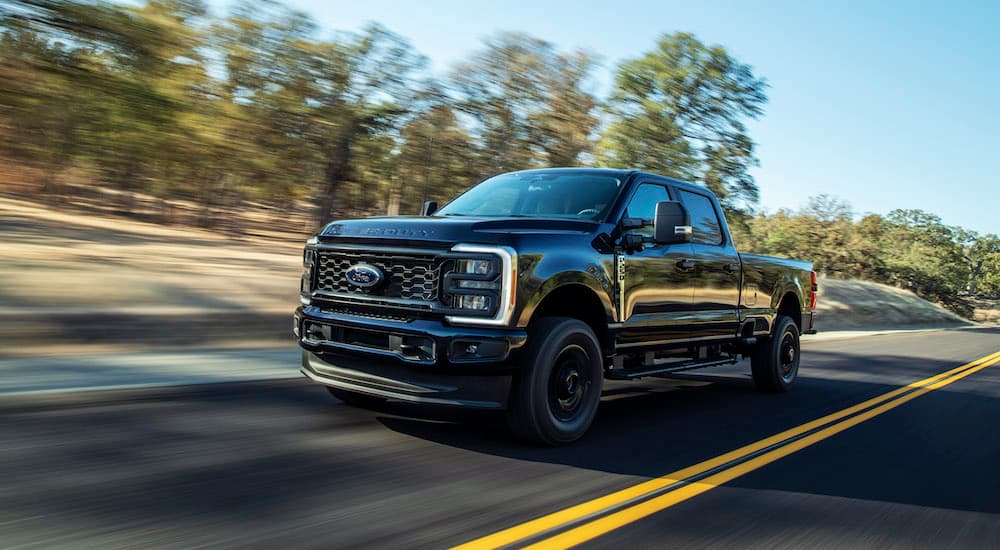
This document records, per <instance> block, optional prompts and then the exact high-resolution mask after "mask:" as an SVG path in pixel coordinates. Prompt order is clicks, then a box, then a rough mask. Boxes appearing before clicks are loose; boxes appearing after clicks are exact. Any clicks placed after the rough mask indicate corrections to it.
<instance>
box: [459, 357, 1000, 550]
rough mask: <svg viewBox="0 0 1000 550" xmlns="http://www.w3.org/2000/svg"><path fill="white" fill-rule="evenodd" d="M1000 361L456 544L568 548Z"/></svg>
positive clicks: (466, 547) (465, 548)
mask: <svg viewBox="0 0 1000 550" xmlns="http://www.w3.org/2000/svg"><path fill="white" fill-rule="evenodd" d="M998 362H1000V352H996V353H992V354H990V355H987V356H986V357H983V358H980V359H977V360H975V361H972V362H971V363H966V364H964V365H962V366H960V367H956V368H954V369H951V370H949V371H947V372H943V373H941V374H938V375H936V376H932V377H930V378H925V379H923V380H920V381H918V382H914V383H912V384H909V385H906V386H903V387H901V388H898V389H895V390H893V391H890V392H887V393H884V394H882V395H880V396H878V397H874V398H872V399H869V400H867V401H865V402H863V403H859V404H857V405H854V406H852V407H848V408H846V409H843V410H841V411H837V412H835V413H832V414H828V415H826V416H824V417H822V418H817V419H816V420H813V421H811V422H807V423H805V424H802V425H801V426H796V427H794V428H791V429H788V430H785V431H783V432H781V433H778V434H775V435H773V436H771V437H768V438H765V439H761V440H760V441H757V442H755V443H751V444H749V445H746V446H744V447H740V448H739V449H736V450H734V451H730V452H728V453H725V454H723V455H719V456H717V457H715V458H711V459H709V460H706V461H704V462H700V463H698V464H695V465H693V466H689V467H687V468H684V469H682V470H678V471H676V472H672V473H669V474H667V475H665V476H662V477H658V478H655V479H651V480H649V481H645V482H643V483H639V484H637V485H633V486H632V487H628V488H626V489H622V490H620V491H617V492H614V493H611V494H609V495H606V496H603V497H600V498H596V499H594V500H591V501H587V502H584V503H582V504H577V505H576V506H571V507H569V508H566V509H564V510H560V511H558V512H555V513H552V514H548V515H545V516H542V517H539V518H537V519H534V520H531V521H528V522H527V523H522V524H520V525H516V526H514V527H511V528H509V529H504V530H503V531H499V532H496V533H493V534H492V535H488V536H485V537H483V538H479V539H476V540H473V541H471V542H468V543H465V544H462V545H461V546H457V547H456V549H460V550H471V549H477V550H478V549H483V548H500V547H504V546H515V547H518V548H569V547H572V546H575V545H577V544H581V543H583V542H586V541H588V540H591V539H593V538H596V537H599V536H601V535H603V534H605V533H608V532H610V531H613V530H615V529H618V528H619V527H622V526H625V525H628V524H629V523H632V522H634V521H637V520H640V519H642V518H644V517H646V516H649V515H651V514H654V513H656V512H659V511H661V510H664V509H666V508H669V507H671V506H673V505H675V504H677V503H680V502H683V501H685V500H687V499H689V498H692V497H694V496H697V495H699V494H701V493H704V492H706V491H709V490H711V489H714V488H715V487H718V486H719V485H722V484H724V483H727V482H729V481H732V480H733V479H736V478H738V477H740V476H742V475H744V474H746V473H749V472H752V471H754V470H756V469H758V468H761V467H763V466H765V465H767V464H770V463H771V462H774V461H776V460H778V459H781V458H783V457H786V456H788V455H790V454H792V453H794V452H796V451H799V450H801V449H804V448H806V447H808V446H810V445H813V444H815V443H818V442H820V441H823V440H824V439H827V438H829V437H832V436H834V435H836V434H838V433H840V432H842V431H844V430H846V429H848V428H851V427H853V426H856V425H858V424H860V423H862V422H864V421H866V420H869V419H871V418H874V417H876V416H879V415H880V414H882V413H885V412H886V411H889V410H891V409H894V408H896V407H898V406H900V405H902V404H903V403H906V402H908V401H910V400H913V399H916V398H917V397H920V396H921V395H924V394H926V393H929V392H931V391H934V390H936V389H939V388H943V387H944V386H947V385H948V384H951V383H953V382H955V381H958V380H961V379H962V378H965V377H966V376H969V375H970V374H973V373H975V372H979V371H981V370H983V369H985V368H986V367H989V366H990V365H993V364H996V363H998Z"/></svg>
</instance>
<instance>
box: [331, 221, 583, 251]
mask: <svg viewBox="0 0 1000 550" xmlns="http://www.w3.org/2000/svg"><path fill="white" fill-rule="evenodd" d="M599 227H600V224H599V223H597V222H593V221H586V220H567V219H558V218H553V219H548V218H478V217H473V216H384V217H373V218H365V219H360V220H339V221H335V222H331V223H330V224H328V225H327V226H326V227H324V228H323V230H322V231H320V232H319V233H318V234H317V236H318V237H319V240H320V241H321V242H347V241H356V242H365V241H370V240H379V241H382V242H384V241H398V242H400V243H406V242H415V243H427V242H428V241H431V242H437V243H440V244H442V245H449V246H450V245H452V244H455V243H458V242H496V243H499V242H501V241H505V240H506V237H508V236H511V235H514V234H532V233H534V234H559V233H562V234H566V233H570V234H578V235H579V234H590V233H593V232H595V231H596V230H597V229H598V228H599Z"/></svg>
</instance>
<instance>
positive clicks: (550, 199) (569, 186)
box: [438, 172, 621, 220]
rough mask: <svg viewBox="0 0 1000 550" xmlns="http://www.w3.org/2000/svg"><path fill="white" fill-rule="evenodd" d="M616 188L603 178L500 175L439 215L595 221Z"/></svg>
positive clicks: (556, 174)
mask: <svg viewBox="0 0 1000 550" xmlns="http://www.w3.org/2000/svg"><path fill="white" fill-rule="evenodd" d="M619 185H621V180H619V179H618V178H615V177H613V176H608V175H604V174H586V173H559V172H515V173H512V174H501V175H499V176H496V177H492V178H490V179H488V180H486V181H484V182H482V183H480V184H479V185H477V186H475V187H473V188H472V189H469V190H468V191H466V192H465V193H463V194H462V195H460V196H458V197H457V198H456V199H455V200H453V201H451V202H450V203H448V205H447V206H445V207H444V208H442V209H441V210H439V211H438V215H439V216H495V217H503V216H524V217H534V218H573V219H582V220H598V219H601V218H602V217H603V216H605V215H606V214H607V210H608V209H609V208H610V207H611V202H612V201H613V200H614V198H615V195H616V194H617V193H618V187H619Z"/></svg>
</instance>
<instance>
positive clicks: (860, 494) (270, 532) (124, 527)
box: [0, 329, 1000, 550]
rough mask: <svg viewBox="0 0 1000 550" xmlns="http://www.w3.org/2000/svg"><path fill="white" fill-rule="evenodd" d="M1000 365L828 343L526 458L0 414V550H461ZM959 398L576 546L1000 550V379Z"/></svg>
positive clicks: (893, 346)
mask: <svg viewBox="0 0 1000 550" xmlns="http://www.w3.org/2000/svg"><path fill="white" fill-rule="evenodd" d="M998 350H1000V329H973V330H962V331H941V332H924V333H915V334H889V335H880V336H870V337H863V338H850V339H841V340H830V341H821V342H810V343H807V344H806V346H805V349H804V351H803V354H804V355H803V364H802V367H801V373H800V379H799V381H798V385H797V386H796V388H795V389H794V391H793V392H792V393H789V394H784V395H764V394H758V393H756V392H755V391H754V390H753V388H752V385H751V382H750V379H749V377H748V375H747V372H746V371H747V366H746V365H743V364H741V365H738V366H737V367H733V368H727V369H722V370H718V371H716V373H717V374H718V376H713V377H707V376H698V377H691V378H688V379H685V380H658V379H647V380H642V381H639V382H632V383H616V384H614V385H609V386H608V387H607V388H606V391H605V397H604V399H603V401H602V403H601V410H600V412H599V414H598V418H597V420H596V422H595V424H594V426H593V427H592V429H591V432H590V433H589V434H588V436H587V437H586V438H585V439H584V440H582V441H580V442H579V443H577V444H575V445H572V446H569V447H564V448H554V449H550V448H538V447H532V446H527V445H523V444H520V443H517V442H514V441H512V440H511V439H510V437H509V436H508V434H507V432H506V430H505V428H504V426H503V424H502V421H501V420H500V419H499V418H498V417H496V416H495V415H490V414H475V415H473V414H469V413H460V414H457V413H455V412H451V411H441V410H434V411H431V410H426V409H413V408H410V407H404V406H390V407H388V408H386V409H385V410H381V411H366V410H359V409H354V408H351V407H348V406H346V405H344V404H341V403H339V402H337V401H336V400H334V399H333V398H332V397H330V396H329V395H328V394H327V392H326V391H325V390H324V389H323V388H321V387H316V386H313V385H310V384H308V383H306V382H305V381H299V380H282V381H257V382H247V383H228V382H227V383H218V384H204V385H198V386H185V387H173V388H157V389H137V390H120V391H103V392H93V391H91V392H80V393H57V394H44V395H32V396H14V397H6V398H0V480H2V481H0V547H3V548H22V547H45V548H50V547H71V548H125V547H132V548H148V547H151V546H157V547H164V546H169V547H183V548H192V547H199V546H207V547H212V548H219V547H247V546H258V547H267V548H274V547H285V548H313V547H315V548H333V547H345V548H357V547H366V548H367V547H378V548H420V547H427V548H441V547H448V546H453V545H458V544H462V543H465V542H468V541H472V540H475V539H478V538H480V537H484V536H487V535H490V534H492V533H495V532H498V531H501V530H505V529H508V528H511V527H515V526H518V525H522V526H523V525H524V524H525V522H528V521H530V520H533V519H535V518H539V517H543V516H545V515H546V514H550V513H553V512H558V511H560V510H564V509H566V508H567V507H569V506H573V505H577V504H579V503H587V502H592V501H593V499H595V498H598V497H602V496H605V495H609V494H613V493H615V492H616V491H619V490H622V489H627V488H630V487H634V486H636V485H637V484H639V483H642V482H647V481H648V480H651V479H655V478H657V477H658V476H662V475H664V474H667V473H670V472H675V471H677V470H680V469H683V468H686V467H689V466H692V465H697V464H699V463H701V462H702V461H705V460H708V459H712V458H713V457H717V456H719V455H721V454H723V453H727V452H729V451H733V450H734V449H738V448H740V447H742V446H744V445H747V444H751V443H754V442H757V441H759V440H761V439H764V438H767V437H769V436H772V435H774V434H777V433H779V432H782V431H783V430H788V429H794V428H796V427H797V426H801V425H802V424H803V423H806V422H809V421H811V420H814V419H817V418H821V417H824V416H825V415H829V414H831V413H836V412H837V411H842V410H843V409H845V408H847V407H851V406H853V405H857V404H859V403H862V402H864V401H865V400H868V399H871V398H874V397H877V396H880V395H883V394H885V393H886V392H889V391H892V390H895V389H897V388H900V387H902V386H906V385H907V384H911V383H914V382H916V381H919V380H923V379H926V378H928V377H931V376H933V375H936V374H939V373H943V372H945V371H948V370H949V369H953V368H955V367H958V366H960V365H962V364H965V363H968V362H970V361H974V360H976V359H978V358H981V357H983V356H986V355H988V354H991V353H993V352H996V351H998ZM963 376H964V377H961V378H960V379H959V378H958V377H956V378H955V379H954V380H949V381H948V383H947V385H944V386H942V387H939V388H936V389H932V390H931V389H927V390H926V391H924V392H923V393H922V394H921V393H919V392H918V393H909V394H907V393H904V394H902V395H903V396H909V397H906V398H905V401H906V402H898V403H897V402H892V403H890V405H891V406H886V407H883V408H884V409H885V410H884V411H881V412H879V414H871V415H869V416H870V418H862V416H857V415H856V416H846V417H845V418H846V419H847V420H846V421H851V422H854V425H850V426H847V427H844V426H845V425H838V426H839V427H838V428H837V430H839V431H837V430H834V431H836V433H833V434H832V435H829V436H827V437H825V438H818V436H815V437H814V438H813V439H816V440H815V441H812V442H810V440H809V438H808V437H806V438H805V439H800V440H797V441H798V442H797V443H795V445H801V447H802V448H801V449H800V450H797V451H796V452H789V454H788V455H787V456H784V457H780V458H777V459H774V460H770V461H763V462H762V463H760V464H757V466H756V467H755V468H749V465H750V463H747V464H745V465H743V466H739V468H743V469H745V470H747V471H746V472H745V473H743V474H742V475H735V474H734V476H733V478H732V479H731V480H728V481H726V482H724V483H721V484H716V485H718V486H715V485H712V484H710V483H709V481H710V480H711V478H709V479H706V480H704V481H703V482H701V483H700V484H699V483H694V484H692V485H688V486H687V488H686V489H685V488H681V489H678V491H677V492H683V491H685V490H694V489H697V491H696V492H698V494H695V495H694V496H691V497H690V498H686V499H679V500H678V499H674V500H677V502H674V503H673V504H671V503H670V502H667V501H663V502H665V503H666V505H665V506H660V505H656V506H655V507H651V506H652V504H650V503H653V504H655V503H656V502H659V500H655V501H654V500H646V501H642V500H641V499H640V501H637V504H636V505H635V506H636V507H635V508H632V507H630V506H632V504H629V505H628V506H625V507H624V508H622V509H621V511H620V513H618V512H615V514H617V515H614V516H613V517H612V515H610V512H609V515H603V516H602V515H601V514H596V515H594V516H588V517H586V518H582V519H580V518H578V519H579V521H578V523H576V524H573V525H569V526H567V527H565V529H573V530H586V529H590V530H591V531H589V533H590V534H589V535H587V536H588V537H589V538H588V539H587V542H585V543H584V547H599V548H623V547H628V548H630V550H632V549H638V548H664V547H679V548H692V547H719V548H732V547H796V548H798V547H852V548H857V547H869V548H891V547H900V548H909V547H914V546H917V547H928V548H940V547H961V548H984V547H993V548H998V547H1000V473H998V471H1000V364H997V365H995V366H989V367H985V368H982V369H981V370H978V371H975V372H973V371H971V370H970V371H968V372H965V373H964V374H963ZM922 391H923V390H922ZM886 403H889V402H888V401H887V402H886ZM876 412H877V411H876ZM415 414H420V415H421V417H419V418H415V417H413V416H412V415H415ZM852 419H853V420H852ZM862 420H863V421H862ZM810 433H812V432H810ZM820 435H822V434H820ZM817 438H818V439H817ZM786 449H787V448H786ZM780 451H781V450H780V449H779V450H778V451H775V452H780ZM764 458H767V456H766V455H765V456H764ZM755 460H758V462H760V461H761V460H763V459H755ZM751 462H752V461H751ZM728 471H729V472H732V471H735V468H732V469H730V470H728ZM725 472H726V471H723V474H725ZM720 475H722V474H720ZM677 492H675V493H677ZM671 494H674V493H667V495H666V497H664V498H666V499H667V500H669V499H670V498H673V497H671V496H670V495H671ZM643 502H645V503H646V504H643ZM642 506H645V507H646V508H645V509H646V512H644V513H642V514H639V513H632V511H633V510H636V509H638V508H639V507H642ZM650 510H652V511H650ZM630 513H632V515H631V516H629V514H630ZM619 515H620V516H622V518H625V519H621V521H619V520H618V519H616V518H618V516H619ZM619 519H620V518H619ZM612 520H613V521H612ZM591 521H593V522H594V523H589V522H591ZM601 522H603V523H601ZM600 526H603V527H600ZM561 532H562V531H559V529H556V530H554V531H547V532H545V533H542V534H536V535H534V538H529V539H525V540H523V541H522V542H518V543H516V545H518V546H520V545H524V544H527V543H529V542H542V543H543V544H547V543H549V544H551V543H555V542H557V541H558V539H549V538H547V537H549V536H558V535H559V533H561ZM595 533H596V534H595ZM591 535H593V536H591Z"/></svg>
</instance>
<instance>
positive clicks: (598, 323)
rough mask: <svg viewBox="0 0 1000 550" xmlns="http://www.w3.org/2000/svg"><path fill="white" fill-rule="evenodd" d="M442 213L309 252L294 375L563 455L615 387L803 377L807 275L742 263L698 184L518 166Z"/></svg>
mask: <svg viewBox="0 0 1000 550" xmlns="http://www.w3.org/2000/svg"><path fill="white" fill-rule="evenodd" d="M435 208H436V205H435V204H433V203H431V202H428V203H425V204H424V208H423V212H422V213H421V215H420V216H398V217H375V218H368V219H360V220H345V221H336V222H332V223H330V224H328V225H326V226H325V227H324V228H323V229H322V230H321V231H320V232H319V233H318V234H316V235H315V236H314V237H312V238H310V239H309V241H308V242H307V244H306V248H305V252H304V262H303V263H304V272H303V274H302V281H301V300H302V305H301V307H299V308H298V310H297V311H296V312H295V318H294V331H295V333H296V336H297V337H298V339H299V343H300V345H301V347H302V348H303V353H302V372H303V374H305V375H306V376H308V377H309V378H311V379H312V380H314V381H316V382H319V383H320V384H324V385H326V386H327V387H328V389H329V390H330V392H331V393H332V394H333V395H335V396H336V397H338V398H340V399H341V400H343V401H345V402H347V403H349V404H355V405H362V406H365V405H372V404H375V403H377V402H379V401H384V400H388V399H391V400H402V401H408V402H414V403H427V404H437V405H456V406H462V407H477V408H486V409H504V410H506V415H507V419H508V423H509V424H510V427H511V429H512V431H513V432H514V433H515V434H516V435H518V436H520V437H522V438H525V439H528V440H533V441H537V442H541V443H545V444H562V443H568V442H571V441H574V440H576V439H578V438H579V437H581V436H582V435H583V434H584V432H585V431H586V430H587V428H588V427H589V426H590V424H591V422H592V420H593V419H594V415H595V413H596V412H597V408H598V403H599V401H600V397H601V388H602V384H603V381H604V380H605V379H616V380H617V379H622V380H625V379H634V378H639V377H643V376H665V375H670V374H671V373H676V372H679V371H685V370H690V369H695V368H701V367H709V366H714V365H721V364H726V363H733V362H736V361H737V360H739V359H740V358H741V357H742V358H749V359H750V365H751V370H752V373H753V381H754V383H755V385H756V386H757V387H758V388H759V389H761V390H763V391H768V392H782V391H787V390H788V389H789V388H791V386H792V384H793V382H794V381H795V378H796V375H797V373H798V368H799V335H800V334H802V333H805V332H813V317H814V310H815V307H816V274H815V273H814V272H812V264H810V263H807V262H802V261H795V260H785V259H778V258H770V257H765V256H757V255H750V254H739V253H737V251H736V248H735V247H734V246H733V241H732V238H731V236H730V233H729V228H728V226H727V225H726V219H725V217H724V216H723V213H722V210H721V208H720V206H719V203H718V201H717V200H716V198H715V196H713V195H712V193H711V192H709V191H708V190H706V189H704V188H702V187H699V186H695V185H691V184H688V183H684V182H681V181H677V180H674V179H670V178H666V177H663V176H658V175H655V174H649V173H644V172H639V171H626V170H608V169H584V168H559V169H542V170H526V171H521V172H513V173H508V174H502V175H498V176H495V177H491V178H489V179H486V180H485V181H483V182H481V183H479V184H478V185H476V186H474V187H472V188H471V189H469V190H468V191H466V192H465V193H463V194H461V195H459V196H458V197H457V198H455V199H454V200H452V201H451V202H450V203H449V204H447V205H446V206H444V207H443V208H441V209H440V210H436V211H435Z"/></svg>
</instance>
